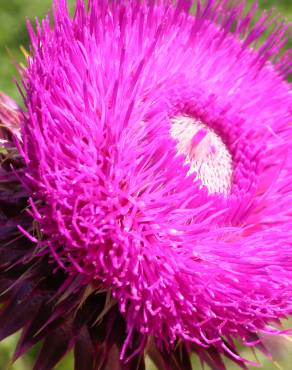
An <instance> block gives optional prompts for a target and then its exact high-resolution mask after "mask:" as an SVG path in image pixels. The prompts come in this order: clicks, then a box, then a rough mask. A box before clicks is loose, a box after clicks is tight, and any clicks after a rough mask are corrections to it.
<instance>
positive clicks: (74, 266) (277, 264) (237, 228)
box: [0, 0, 292, 369]
mask: <svg viewBox="0 0 292 370" xmlns="http://www.w3.org/2000/svg"><path fill="white" fill-rule="evenodd" d="M191 5H192V2H191V1H187V0H178V1H177V2H176V4H175V5H174V4H173V2H172V1H167V0H165V1H162V0H161V1H154V0H153V1H141V2H140V1H131V0H129V1H124V0H122V1H119V2H111V1H106V0H101V1H95V0H91V1H89V5H88V8H86V7H85V5H84V3H83V1H81V0H80V1H77V5H76V10H75V14H74V17H73V18H71V17H70V16H69V13H68V10H67V7H66V2H65V1H64V0H56V1H55V2H54V11H53V13H54V26H53V28H51V27H50V21H49V18H47V19H45V20H44V21H43V22H42V24H41V25H40V24H38V25H37V32H36V33H35V32H34V31H33V29H32V27H31V26H30V25H29V32H30V35H31V41H32V50H31V54H32V56H31V57H30V58H29V60H28V68H27V73H26V76H25V79H24V81H23V83H24V90H25V96H26V98H25V103H26V107H27V112H26V113H25V116H24V119H23V121H22V127H21V140H20V141H19V142H18V148H19V150H20V153H21V155H22V157H23V159H24V161H25V165H24V168H23V172H24V173H25V179H24V178H23V176H21V177H20V181H22V183H23V185H24V186H25V188H26V189H27V192H28V196H29V197H30V199H29V215H28V216H27V217H29V219H30V222H31V226H30V227H29V226H23V225H21V224H19V226H18V228H19V229H20V230H21V231H22V232H23V233H24V236H25V237H27V238H28V240H29V241H26V243H28V244H29V247H27V248H22V249H21V251H22V252H21V253H22V254H21V258H18V260H17V261H18V262H15V259H14V258H12V260H9V262H5V263H4V270H5V271H6V270H7V268H8V271H6V272H5V273H4V275H3V276H5V279H6V275H7V274H8V275H7V276H8V278H7V279H8V283H5V284H6V285H5V284H4V285H5V287H7V286H8V287H9V284H11V282H10V281H11V277H10V275H9V274H12V275H13V279H17V280H16V282H17V284H16V286H17V287H18V286H19V287H21V289H24V288H23V287H24V286H27V285H25V282H29V284H30V285H29V284H28V286H30V287H31V288H30V290H29V289H28V293H26V291H25V293H24V294H25V297H26V298H25V299H26V300H27V303H28V302H29V298H28V297H32V296H37V297H38V295H37V294H36V292H41V298H39V299H38V305H35V306H34V308H35V310H36V311H35V310H33V312H31V311H29V310H28V311H29V314H26V315H24V317H23V316H22V317H21V318H19V319H18V321H17V325H16V324H11V323H9V320H8V318H9V309H10V308H11V305H12V304H13V302H14V300H15V299H18V300H19V294H22V293H21V292H22V291H21V292H19V291H18V290H17V289H16V288H15V286H12V288H11V289H9V288H8V293H9V292H10V293H9V294H8V293H5V294H4V297H6V296H7V294H8V297H10V298H9V299H10V300H9V302H10V303H8V305H7V307H6V308H4V309H3V312H2V318H1V317H0V320H2V321H3V320H4V318H5V320H7V325H8V326H7V327H8V328H9V329H2V332H3V330H4V334H2V337H4V336H5V335H8V334H7V333H8V332H9V333H11V332H12V331H14V330H17V329H19V328H20V327H23V326H24V327H25V329H24V332H23V336H22V340H21V342H20V346H19V350H18V351H17V355H19V354H21V353H22V352H23V351H24V350H25V349H27V348H28V347H29V346H30V345H31V344H33V343H35V341H37V340H38V339H40V338H43V337H44V336H46V335H48V337H47V340H46V343H45V346H44V349H43V351H42V352H41V354H40V358H39V360H38V362H37V365H36V369H42V368H43V367H44V366H45V365H44V361H48V362H47V364H46V366H47V367H46V368H51V367H50V366H53V365H54V364H55V362H56V361H57V360H58V359H59V358H60V357H61V356H62V355H63V354H64V353H65V352H66V351H67V350H68V349H69V348H71V347H72V346H73V345H75V344H76V343H77V345H76V348H77V349H76V353H77V355H76V356H77V360H76V361H77V362H76V363H77V365H76V366H77V368H78V369H79V368H80V369H82V366H84V365H82V361H80V357H78V353H79V356H80V353H82V350H80V348H79V347H78V343H81V346H82V345H83V343H87V344H86V346H87V350H89V352H91V356H89V357H90V359H91V360H92V361H93V362H94V361H97V362H99V364H101V365H100V368H102V366H106V365H103V364H105V363H106V362H107V361H110V358H111V355H109V353H110V352H109V351H110V349H111V351H113V352H114V353H117V354H118V356H119V358H120V359H121V362H120V365H119V366H121V368H127V366H128V367H129V368H130V366H136V368H139V366H140V368H143V351H144V349H146V350H148V351H149V353H150V355H152V357H153V358H155V359H156V361H157V363H159V361H160V363H162V362H164V363H168V362H169V361H172V360H171V359H169V358H168V357H167V356H166V355H165V353H166V352H167V351H170V353H171V354H172V356H173V365H171V366H173V368H175V367H174V366H178V367H179V366H180V368H182V369H188V368H190V366H191V365H190V362H189V360H188V359H187V358H186V357H182V356H181V353H182V352H185V353H189V352H191V351H196V352H197V353H198V354H199V355H200V357H201V359H202V361H205V362H207V363H209V364H210V366H211V367H212V368H214V369H215V368H216V369H224V363H223V361H222V359H221V355H222V354H224V355H226V356H229V357H231V358H232V359H233V360H234V361H236V362H238V363H239V364H240V365H241V366H242V367H245V365H244V360H243V359H241V358H240V357H239V356H238V355H237V352H236V346H235V344H234V342H233V340H234V339H239V340H240V341H241V342H243V343H245V344H246V345H248V346H252V345H254V346H255V345H260V339H259V337H258V336H259V334H261V333H268V334H277V333H278V330H276V329H273V327H272V326H271V324H273V323H278V322H279V320H280V319H281V318H285V317H286V316H287V315H289V314H291V312H292V298H291V297H292V294H291V293H292V247H291V244H292V231H291V230H292V219H291V210H290V207H289V200H290V199H291V196H292V183H291V174H292V172H291V170H292V168H291V167H292V162H291V153H290V147H291V126H290V125H289V119H291V115H290V114H291V93H290V92H289V86H288V83H287V82H285V80H284V75H285V74H286V73H288V72H289V63H288V62H287V60H288V54H286V55H284V56H282V52H281V50H282V46H283V44H284V43H285V38H286V36H285V35H286V31H287V29H288V26H287V25H285V24H281V23H277V22H275V19H274V18H271V17H270V16H269V15H267V14H265V13H264V14H263V15H262V16H261V17H260V19H259V20H258V21H257V22H256V23H255V25H254V26H251V23H252V21H253V18H254V12H255V10H256V6H253V7H252V8H251V9H250V10H249V11H248V12H247V13H246V14H245V13H244V5H245V4H244V2H239V3H237V4H236V5H232V2H230V1H212V0H208V1H206V2H205V3H204V5H202V4H201V2H199V1H197V2H196V10H195V14H194V15H190V14H189V10H190V8H191ZM270 24H274V28H273V30H272V31H271V32H270V33H269V35H268V36H266V40H265V41H264V42H263V44H262V45H261V46H259V47H258V48H257V47H256V44H257V41H258V39H259V38H260V37H261V35H262V34H263V32H264V31H265V30H266V29H268V28H269V26H270ZM181 117H186V121H188V122H193V124H194V127H192V129H193V131H192V130H190V132H193V133H194V136H193V137H192V138H190V140H189V141H188V140H186V141H185V143H186V145H188V147H185V148H183V150H181V151H180V150H178V146H179V145H180V140H181V138H182V137H183V135H181V134H179V135H178V136H175V135H173V134H172V133H173V128H174V126H173V125H174V122H177V120H178V119H181ZM196 125H197V126H196ZM206 135H207V136H206ZM208 135H209V136H208ZM219 139H220V140H219ZM218 140H219V141H218ZM218 143H219V144H218ZM189 146H190V147H189ZM202 148H203V149H202ZM222 148H224V153H225V154H224V156H223V157H222V158H228V161H231V163H229V162H228V164H226V163H225V164H223V168H224V169H226V168H227V167H226V166H227V165H228V171H227V172H226V171H225V170H224V171H223V175H222V176H224V179H225V178H227V180H224V181H225V182H224V187H223V189H224V191H221V185H220V187H212V189H211V188H210V189H208V181H205V180H206V179H205V177H206V176H208V174H210V176H217V177H218V176H219V177H220V171H217V170H214V169H213V167H214V166H213V165H214V163H215V164H216V160H215V161H214V162H212V158H216V153H217V152H218V150H219V151H222V150H223V149H222ZM198 150H199V152H200V154H199V159H200V161H199V162H200V163H202V162H203V159H204V155H205V153H209V152H210V153H211V154H212V155H210V156H209V157H208V161H211V164H210V165H208V166H209V167H208V168H207V171H205V172H204V175H203V176H204V178H200V176H201V173H202V172H200V170H195V171H193V170H191V169H192V165H193V164H194V162H193V161H196V160H197V159H198ZM188 153H191V155H189V154H188ZM218 153H219V152H218ZM206 155H209V154H206ZM188 156H189V157H188ZM217 157H218V156H217ZM210 158H211V159H210ZM220 158H221V157H220ZM223 161H224V159H223ZM196 163H197V162H196ZM207 163H209V162H207ZM212 163H213V164H212ZM5 171H6V172H5V173H9V174H11V173H12V172H11V169H10V170H8V169H6V170H5ZM214 171H215V172H214ZM206 173H207V175H205V174H206ZM226 173H227V175H228V176H227V175H226ZM221 180H222V181H223V179H221V178H219V179H218V183H219V184H222V183H223V182H222V181H221ZM226 181H227V182H226ZM205 185H207V186H205ZM32 220H34V221H33V222H32ZM9 222H10V221H9ZM13 225H14V226H15V225H16V223H14V224H13ZM33 227H35V228H36V231H34V230H33ZM7 235H10V234H9V233H8V232H7V233H5V237H7V238H8V239H9V238H10V236H7ZM5 240H6V239H5ZM10 241H11V239H9V242H7V241H5V244H4V247H3V248H7V246H8V244H9V243H10ZM7 243H8V244H7ZM17 250H18V249H17ZM5 261H6V260H5ZM19 261H21V266H19V267H17V268H16V267H14V268H13V269H12V268H10V267H11V266H14V264H15V263H16V266H18V264H19V263H20V262H19ZM23 264H24V267H23V266H22V265H23ZM25 266H26V267H25ZM44 266H46V268H44ZM7 279H6V280H7ZM9 279H10V280H9ZM6 280H5V281H6ZM43 284H44V285H43ZM46 284H47V285H46ZM19 289H20V288H19ZM21 289H20V290H21ZM105 291H107V294H105V293H104V292H105ZM44 292H45V294H44ZM11 297H12V298H11ZM16 297H17V298H16ZM56 298H58V299H56ZM7 299H8V298H7ZM20 301H21V299H20ZM11 302H12V303H11ZM88 302H89V303H88ZM47 306H49V307H50V308H49V309H48V310H47V311H46V314H42V312H43V311H42V310H45V309H46V307H47ZM29 307H30V306H29ZM39 312H41V313H39ZM80 312H81V313H80ZM83 312H85V313H83ZM79 315H81V318H82V319H81V324H80V323H79V324H76V320H77V321H78V319H76V317H77V318H78V317H79ZM115 320H118V322H119V323H121V324H120V325H119V326H120V327H121V333H122V334H121V335H120V336H118V339H117V340H116V339H115V341H116V342H115V343H114V339H113V338H111V337H110V333H111V330H112V329H110V328H111V327H112V325H114V322H115ZM52 323H53V324H54V325H55V327H58V328H59V329H53V331H50V330H49V331H48V332H49V333H54V330H63V329H60V327H61V328H64V327H65V329H66V330H65V329H64V333H67V334H66V335H65V334H64V336H61V340H62V341H63V342H62V343H61V345H60V346H59V347H60V348H62V350H60V351H59V352H58V351H57V347H56V348H55V349H56V352H54V351H52V352H50V353H49V354H48V353H47V352H46V351H47V345H46V344H48V343H49V344H51V341H52V338H53V336H50V334H46V330H47V329H50V325H51V324H52ZM76 327H77V328H76ZM11 328H13V329H11ZM105 328H106V330H107V331H108V333H107V334H106V335H105V336H104V334H103V333H104V329H105ZM5 330H6V331H5ZM39 333H41V334H40V335H39ZM89 333H90V334H89ZM100 338H102V340H101V339H100ZM102 341H104V344H103V345H104V348H105V350H104V351H101V352H100V351H94V350H93V349H94V348H95V350H96V348H100V343H101V342H102ZM88 343H90V345H89V344H88ZM92 343H93V344H92ZM156 346H157V347H156ZM78 348H79V349H78ZM174 348H176V350H174ZM177 351H178V352H177ZM93 358H95V359H96V360H93ZM157 358H160V359H157ZM45 359H47V360H45ZM91 360H90V361H91ZM117 361H118V360H117ZM127 361H128V362H127ZM131 361H132V362H131ZM161 361H162V362H161ZM175 363H176V364H177V365H175ZM127 364H128V365H127ZM42 366H43V367H42ZM86 366H88V367H86V369H90V368H93V366H94V365H92V364H90V365H86ZM108 366H109V365H108ZM97 368H99V367H97Z"/></svg>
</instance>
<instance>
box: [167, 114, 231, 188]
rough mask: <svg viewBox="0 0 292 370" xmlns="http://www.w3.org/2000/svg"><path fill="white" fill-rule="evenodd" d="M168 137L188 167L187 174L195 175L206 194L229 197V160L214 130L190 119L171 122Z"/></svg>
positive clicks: (182, 117)
mask: <svg viewBox="0 0 292 370" xmlns="http://www.w3.org/2000/svg"><path fill="white" fill-rule="evenodd" d="M171 123H172V125H171V129H170V134H171V136H172V137H173V138H174V139H175V140H176V141H177V145H176V148H177V152H178V154H183V155H184V156H185V162H186V163H188V164H190V169H189V171H188V174H191V173H196V174H197V177H196V178H199V179H200V180H201V181H202V184H203V185H205V186H207V188H208V190H209V193H223V194H228V193H229V191H230V187H231V180H232V156H231V154H230V152H229V150H228V148H227V147H226V145H225V144H224V142H223V141H222V139H221V138H220V136H219V135H217V134H216V133H215V131H214V130H212V129H211V128H209V127H208V126H206V125H204V124H203V123H202V122H201V121H197V120H195V119H194V118H192V117H189V116H176V117H174V118H172V119H171Z"/></svg>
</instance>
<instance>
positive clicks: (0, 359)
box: [0, 0, 292, 370]
mask: <svg viewBox="0 0 292 370" xmlns="http://www.w3.org/2000/svg"><path fill="white" fill-rule="evenodd" d="M97 1H98V0H97ZM248 2H250V1H248ZM68 3H69V5H70V7H71V8H72V7H73V3H74V0H68ZM50 4H51V0H0V91H3V92H5V93H6V94H8V95H11V96H12V97H14V98H15V99H16V100H17V101H18V102H20V101H21V99H20V97H19V93H18V91H17V88H16V86H15V84H14V82H13V78H14V76H17V72H16V69H15V64H14V62H16V61H22V62H24V56H23V55H22V53H21V51H20V49H19V47H20V45H22V46H24V47H25V48H28V43H29V42H28V36H27V32H26V24H25V17H28V18H29V19H30V20H32V21H33V19H34V17H36V16H37V17H43V16H44V15H45V14H46V13H47V12H48V10H49V8H50ZM259 5H260V9H269V8H272V7H275V8H277V9H278V10H279V12H280V13H281V14H282V15H283V18H287V19H288V20H289V21H292V0H259ZM290 42H291V40H290ZM290 326H291V325H290ZM18 335H19V334H17V335H14V336H11V337H10V338H8V339H6V340H5V341H3V342H2V343H0V370H6V369H7V370H8V369H10V370H31V369H32V367H33V365H32V364H33V359H34V358H35V356H36V354H37V351H38V348H34V349H33V350H32V351H30V352H29V353H28V354H27V355H25V356H24V357H23V358H21V359H20V360H18V361H17V362H16V363H15V364H10V362H9V360H10V358H11V355H12V353H13V350H14V348H15V345H16V340H17V336H18ZM268 346H269V348H270V350H271V352H272V353H274V359H275V361H274V362H270V361H269V360H267V359H265V358H264V357H263V356H262V355H261V354H258V359H259V360H260V361H261V362H262V364H263V367H262V368H263V369H264V370H271V369H282V370H290V369H292V361H291V358H292V340H291V341H290V340H289V339H282V340H280V342H279V340H276V342H275V341H269V343H268ZM276 348H280V350H279V349H278V350H276ZM242 354H243V356H246V357H249V358H250V359H253V360H254V356H253V355H252V353H251V352H250V351H249V350H246V349H243V351H242ZM147 368H148V369H149V370H154V369H155V368H154V367H153V365H152V364H151V363H150V361H149V362H148V366H147ZM199 368H200V365H199V364H198V362H197V359H195V358H194V369H199ZM235 368H236V366H235V365H233V364H229V365H228V369H230V370H233V369H235ZM251 369H253V367H251ZM56 370H73V361H72V355H69V356H67V358H65V359H64V360H63V361H62V362H61V363H60V365H59V366H58V367H57V368H56Z"/></svg>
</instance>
